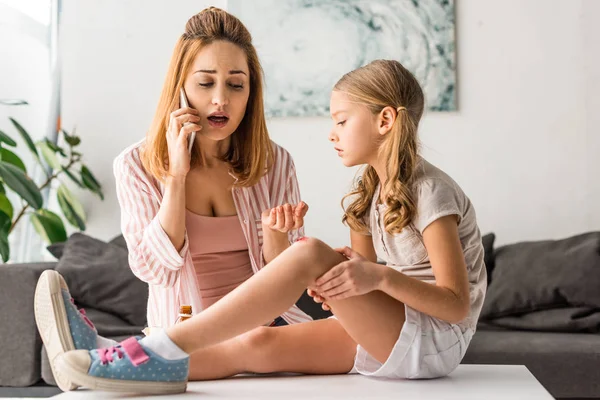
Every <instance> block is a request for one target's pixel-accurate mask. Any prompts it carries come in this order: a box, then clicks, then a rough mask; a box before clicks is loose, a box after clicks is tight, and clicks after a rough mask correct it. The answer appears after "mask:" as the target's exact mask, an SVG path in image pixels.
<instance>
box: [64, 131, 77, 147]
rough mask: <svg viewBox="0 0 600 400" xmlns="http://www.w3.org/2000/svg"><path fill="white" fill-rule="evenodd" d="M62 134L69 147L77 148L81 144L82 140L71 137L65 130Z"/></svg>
mask: <svg viewBox="0 0 600 400" xmlns="http://www.w3.org/2000/svg"><path fill="white" fill-rule="evenodd" d="M61 132H62V133H63V135H64V136H65V142H67V143H69V146H71V147H75V146H77V145H79V143H81V139H80V138H79V137H78V136H75V135H69V133H68V132H67V131H65V130H64V129H61Z"/></svg>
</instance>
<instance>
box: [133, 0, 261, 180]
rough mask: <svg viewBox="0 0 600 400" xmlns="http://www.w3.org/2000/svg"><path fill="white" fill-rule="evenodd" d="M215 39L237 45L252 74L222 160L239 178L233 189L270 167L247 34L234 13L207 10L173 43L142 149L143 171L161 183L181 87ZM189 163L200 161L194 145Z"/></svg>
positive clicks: (252, 50) (255, 66)
mask: <svg viewBox="0 0 600 400" xmlns="http://www.w3.org/2000/svg"><path fill="white" fill-rule="evenodd" d="M218 40H223V41H227V42H230V43H233V44H235V45H237V46H239V47H240V48H241V49H242V50H243V51H244V53H245V54H246V57H247V61H248V68H249V72H250V76H249V78H250V79H249V80H250V95H249V98H248V104H247V105H246V113H245V115H244V117H243V118H242V121H241V122H240V125H239V126H238V128H237V129H236V131H235V132H234V133H233V135H232V137H231V147H230V149H229V150H228V152H227V153H226V154H225V155H224V157H223V160H224V161H228V162H229V163H230V164H231V166H232V169H233V171H232V172H233V173H234V174H235V175H236V177H237V179H238V180H237V183H236V186H246V187H248V186H252V185H254V184H256V183H257V182H258V181H259V180H260V178H261V177H262V176H263V175H264V174H265V172H266V171H267V169H268V168H270V167H271V165H272V163H273V148H272V146H271V142H270V139H269V133H268V131H267V124H266V122H265V117H264V104H263V79H262V78H263V70H262V67H261V65H260V62H259V61H258V55H257V54H256V49H255V48H254V45H253V44H252V37H251V35H250V32H248V29H246V27H245V26H244V25H243V24H242V22H241V21H240V20H239V19H237V18H236V17H234V16H233V15H231V14H229V13H227V12H225V11H223V10H221V9H219V8H216V7H209V8H206V9H204V10H202V11H201V12H200V13H198V14H196V15H194V16H193V17H192V18H190V19H189V20H188V22H187V24H186V26H185V32H184V33H183V34H182V35H181V37H179V39H178V40H177V43H176V44H175V49H174V51H173V56H172V57H171V63H170V64H169V70H168V72H167V77H166V79H165V83H164V85H163V89H162V93H161V95H160V100H159V101H158V107H157V109H156V113H155V115H154V120H153V121H152V125H151V126H150V129H149V131H148V134H147V137H146V143H145V145H144V148H143V150H142V154H141V160H142V164H143V165H144V168H145V169H146V170H147V171H148V172H149V173H150V174H151V175H152V176H154V177H155V178H156V179H158V180H159V181H164V179H165V178H166V177H167V175H168V170H169V166H168V147H167V138H166V132H167V129H168V126H169V120H170V115H171V113H172V112H173V111H175V110H177V109H178V108H179V89H180V88H182V87H183V84H184V81H185V78H186V76H187V75H188V74H189V71H190V69H191V67H192V64H193V62H194V59H195V57H196V55H197V54H198V52H199V51H200V50H201V49H202V48H203V47H205V46H207V45H209V44H211V43H213V42H215V41H218ZM191 163H192V166H194V165H199V164H200V163H201V160H200V156H199V151H198V148H197V145H196V146H195V147H194V149H193V150H192V158H191Z"/></svg>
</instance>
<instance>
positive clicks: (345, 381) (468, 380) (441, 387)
mask: <svg viewBox="0 0 600 400" xmlns="http://www.w3.org/2000/svg"><path fill="white" fill-rule="evenodd" d="M171 397H173V396H171ZM177 397H188V398H199V399H203V400H208V399H220V400H222V399H261V400H267V399H278V400H279V399H286V400H287V399H289V400H292V399H301V400H306V399H344V400H345V399H383V398H394V399H402V400H409V399H419V400H423V399H435V400H442V399H444V400H445V399H447V400H454V399H456V400H470V399H473V400H481V399H486V400H495V399H503V400H506V399H510V400H513V399H527V400H538V399H540V400H541V399H544V400H551V399H552V396H550V394H549V393H548V392H547V391H546V390H545V389H544V388H543V387H542V385H540V383H539V382H538V381H537V380H536V379H535V378H534V377H533V375H532V374H531V373H530V372H529V370H528V369H527V368H525V367H524V366H522V365H461V366H459V367H458V369H456V371H454V372H453V373H452V374H450V375H449V376H447V377H445V378H441V379H433V380H421V381H390V380H380V379H372V378H365V377H363V376H360V375H330V376H240V377H234V378H230V379H224V380H219V381H206V382H191V383H189V384H188V390H187V393H185V394H181V395H178V396H177ZM119 398H131V395H127V394H119V393H108V392H93V391H88V390H82V389H80V390H76V391H73V392H67V393H62V394H60V395H58V396H54V397H53V398H52V399H56V400H67V399H119ZM151 398H152V399H156V396H135V399H136V400H140V399H151Z"/></svg>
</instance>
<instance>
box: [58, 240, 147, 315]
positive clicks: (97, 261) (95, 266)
mask: <svg viewBox="0 0 600 400" xmlns="http://www.w3.org/2000/svg"><path fill="white" fill-rule="evenodd" d="M56 270H57V271H58V272H59V273H60V274H61V275H63V277H64V278H65V280H66V282H67V284H68V285H69V291H70V292H71V295H72V296H73V298H74V299H75V301H76V302H77V303H79V304H81V305H82V306H84V307H87V308H95V309H97V310H101V311H105V312H109V313H111V314H114V315H116V316H119V317H121V318H122V319H124V320H125V321H127V322H128V323H130V324H131V325H134V326H143V325H145V324H146V306H147V301H148V286H147V284H146V283H144V282H142V281H140V280H139V279H138V278H137V277H136V276H135V275H134V274H133V272H131V270H130V269H129V263H128V254H127V250H126V249H123V248H122V247H119V246H116V245H114V244H110V243H105V242H103V241H101V240H98V239H94V238H91V237H89V236H87V235H84V234H82V233H75V234H73V235H72V236H71V237H70V238H69V240H67V242H66V244H65V247H64V251H63V255H62V257H61V259H60V260H59V261H58V264H57V267H56Z"/></svg>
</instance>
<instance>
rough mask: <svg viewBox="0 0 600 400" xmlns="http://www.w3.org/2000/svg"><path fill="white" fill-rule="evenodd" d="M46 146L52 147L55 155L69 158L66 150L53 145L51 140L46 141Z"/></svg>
mask: <svg viewBox="0 0 600 400" xmlns="http://www.w3.org/2000/svg"><path fill="white" fill-rule="evenodd" d="M46 144H47V145H48V147H50V148H51V149H52V150H53V151H54V152H55V153H59V154H60V155H61V156H63V157H65V158H67V153H65V149H63V148H62V147H59V146H57V145H55V144H54V143H52V142H51V141H50V140H48V139H46Z"/></svg>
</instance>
